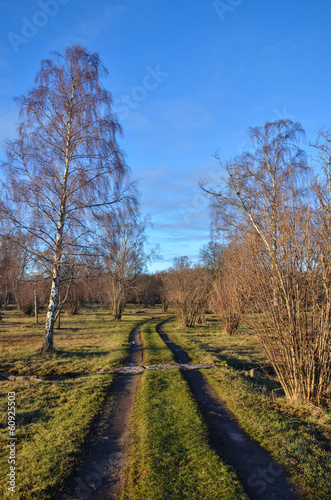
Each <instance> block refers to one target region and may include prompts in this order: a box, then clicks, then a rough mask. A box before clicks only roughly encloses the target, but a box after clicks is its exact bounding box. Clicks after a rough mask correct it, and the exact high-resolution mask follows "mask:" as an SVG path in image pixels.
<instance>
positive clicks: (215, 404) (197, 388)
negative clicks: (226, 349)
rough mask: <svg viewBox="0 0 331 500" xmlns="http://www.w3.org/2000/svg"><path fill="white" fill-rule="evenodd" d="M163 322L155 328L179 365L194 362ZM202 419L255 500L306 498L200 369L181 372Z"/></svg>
mask: <svg viewBox="0 0 331 500" xmlns="http://www.w3.org/2000/svg"><path fill="white" fill-rule="evenodd" d="M168 321H171V319H170V320H167V321H163V322H162V323H159V324H158V325H157V326H156V331H157V332H158V333H159V335H160V337H161V338H162V340H163V341H164V342H165V343H166V345H167V346H168V348H169V349H170V350H171V351H172V353H173V354H174V358H175V361H176V362H177V363H191V361H192V359H191V358H190V357H189V356H188V354H187V353H186V352H185V351H183V350H182V349H181V348H180V347H179V346H178V345H177V344H175V343H174V342H173V341H172V340H171V339H170V338H169V337H168V335H167V334H166V333H165V332H164V331H163V328H162V327H163V325H164V324H165V323H167V322H168ZM181 374H182V376H183V378H184V379H185V380H186V382H187V383H188V385H189V388H190V390H191V393H192V395H193V397H194V398H195V400H196V402H197V404H198V406H199V408H200V411H201V413H202V416H203V418H204V420H205V422H206V424H207V427H208V431H209V439H210V444H211V446H212V447H213V448H214V449H215V451H216V452H217V453H218V454H219V456H220V457H221V458H222V459H223V460H224V462H226V463H227V464H229V465H231V466H232V467H233V468H234V469H235V470H236V472H237V475H238V477H239V479H240V481H241V483H242V485H243V487H244V488H245V490H246V492H247V494H248V496H249V497H250V498H251V499H252V500H271V499H274V500H295V499H300V498H301V499H303V498H304V497H302V496H300V494H299V492H298V488H297V487H296V486H295V485H294V484H293V482H292V481H291V478H290V476H289V475H288V474H287V473H286V471H285V470H284V469H283V468H282V467H281V466H280V465H279V464H277V462H275V461H274V460H273V459H272V458H271V456H270V455H269V453H268V452H267V451H266V450H265V449H264V448H262V447H261V446H260V445H259V443H257V442H256V441H254V440H253V439H252V438H251V437H250V436H249V434H247V433H246V432H245V431H244V430H243V429H242V428H241V427H240V426H239V425H238V423H237V421H236V419H235V416H234V415H233V414H232V413H231V412H230V411H229V410H228V409H227V407H226V405H225V404H224V403H223V402H222V400H221V399H220V398H219V396H218V394H217V393H216V391H214V389H213V388H212V387H211V386H210V385H209V384H208V382H207V381H206V379H205V378H204V376H203V375H202V373H201V372H200V371H199V370H197V369H192V370H185V369H181Z"/></svg>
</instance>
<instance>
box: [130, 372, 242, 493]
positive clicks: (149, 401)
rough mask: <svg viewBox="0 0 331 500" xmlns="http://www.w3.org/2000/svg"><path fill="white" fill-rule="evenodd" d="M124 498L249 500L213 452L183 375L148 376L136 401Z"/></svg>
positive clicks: (148, 374)
mask: <svg viewBox="0 0 331 500" xmlns="http://www.w3.org/2000/svg"><path fill="white" fill-rule="evenodd" d="M130 450H131V451H130V458H129V465H128V469H127V485H126V491H125V495H124V498H125V499H130V500H140V499H141V500H142V499H144V500H179V499H181V500H183V499H190V500H205V499H206V498H208V500H213V499H215V500H216V499H220V498H222V499H224V500H227V499H228V500H230V499H231V500H233V499H236V500H240V499H247V497H246V495H245V493H244V491H243V489H242V487H241V485H240V483H239V481H238V479H237V477H236V474H235V473H234V472H233V470H232V469H231V468H230V467H229V466H227V465H225V464H224V463H222V461H221V460H220V459H219V457H218V456H217V454H216V453H215V452H214V451H213V450H212V449H211V448H210V447H209V445H208V438H207V429H206V426H205V424H204V422H203V420H202V417H201V415H200V413H199V411H198V409H197V406H196V403H195V401H194V399H193V397H192V396H191V394H190V391H189V388H188V386H187V384H186V382H185V381H184V380H183V378H182V376H181V374H180V372H179V370H171V371H147V372H145V373H144V374H143V375H142V381H141V384H140V387H139V390H138V394H137V396H136V399H135V407H134V412H133V417H132V420H131V434H130Z"/></svg>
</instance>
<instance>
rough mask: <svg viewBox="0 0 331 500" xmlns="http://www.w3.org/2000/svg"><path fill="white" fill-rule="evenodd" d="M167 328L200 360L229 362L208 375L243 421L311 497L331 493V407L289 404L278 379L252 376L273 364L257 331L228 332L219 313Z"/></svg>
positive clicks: (242, 424)
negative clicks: (220, 322) (198, 321)
mask: <svg viewBox="0 0 331 500" xmlns="http://www.w3.org/2000/svg"><path fill="white" fill-rule="evenodd" d="M164 330H165V332H166V333H167V334H168V335H169V337H170V338H171V339H172V340H173V341H174V342H176V343H177V344H178V345H179V346H180V347H182V348H183V349H184V350H185V351H186V352H187V353H188V354H189V355H190V356H191V358H192V359H193V361H194V362H211V363H219V362H220V361H222V360H226V361H227V362H228V364H229V365H230V366H229V367H228V368H225V367H222V368H215V369H211V370H206V371H205V372H204V375H205V376H206V377H207V380H208V382H209V383H210V384H211V385H212V386H213V387H214V389H215V390H216V392H217V393H218V394H219V395H220V397H221V398H222V399H223V401H225V402H226V404H227V405H228V407H229V409H230V410H231V411H232V412H233V413H234V414H235V415H236V417H237V419H238V421H239V423H240V424H241V426H242V427H243V428H244V429H245V430H246V431H247V432H248V433H249V434H250V435H251V436H252V437H254V438H255V439H256V440H257V441H259V442H260V443H261V444H262V445H263V446H264V447H265V448H266V449H267V450H268V451H269V452H270V453H271V455H272V456H273V457H274V458H275V459H276V460H277V461H278V462H279V463H281V464H283V465H284V466H285V467H286V468H287V470H289V471H290V472H291V473H292V474H293V477H294V479H295V480H296V481H297V483H298V484H299V485H300V486H301V487H302V488H303V491H304V492H305V495H306V498H308V499H311V500H313V499H314V500H316V499H320V500H325V499H326V498H331V408H329V409H327V408H323V409H322V408H316V407H313V406H308V405H293V404H289V403H287V401H286V400H285V399H284V397H277V398H273V397H272V396H273V394H275V393H277V394H282V391H281V390H280V391H279V390H278V389H279V388H280V385H279V383H278V382H277V380H275V379H274V378H270V377H267V376H265V377H261V378H260V379H253V378H250V377H249V376H248V369H249V368H250V367H255V366H260V367H261V368H263V366H264V365H265V364H268V363H267V361H266V359H265V357H264V355H263V352H262V349H261V347H260V346H259V343H258V341H257V340H256V339H255V337H253V335H252V333H251V331H246V332H245V331H242V332H241V334H240V335H238V336H231V337H230V336H226V335H223V334H221V333H220V332H221V330H222V328H221V327H220V326H218V325H217V323H215V321H214V319H213V318H211V319H210V320H209V321H207V324H206V325H205V326H201V327H197V328H195V329H194V330H192V329H182V328H181V327H180V326H179V324H178V322H177V321H175V322H170V323H168V324H167V325H165V327H164ZM231 365H232V366H231ZM275 389H277V390H276V391H275Z"/></svg>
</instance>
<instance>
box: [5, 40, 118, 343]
mask: <svg viewBox="0 0 331 500" xmlns="http://www.w3.org/2000/svg"><path fill="white" fill-rule="evenodd" d="M106 74H107V71H106V69H105V68H104V66H103V65H102V63H101V60H100V58H99V55H98V54H96V53H90V52H88V51H87V49H85V48H84V47H82V46H81V45H72V46H69V47H68V48H67V49H66V50H65V52H64V54H59V53H53V54H52V58H51V59H47V60H44V61H42V63H41V69H40V71H39V73H38V74H37V76H36V79H35V86H34V87H33V88H32V89H31V90H30V91H28V92H27V93H26V94H25V95H23V96H22V97H20V98H18V99H17V100H16V102H17V104H18V107H19V110H20V120H21V121H20V123H19V126H18V129H17V136H18V137H17V139H16V140H14V141H10V142H8V144H7V162H6V163H5V165H4V167H5V170H6V173H7V190H6V199H5V200H4V206H3V207H2V216H3V217H5V218H7V219H8V220H10V222H11V223H12V225H13V226H14V227H15V228H17V229H19V230H20V231H22V232H23V233H27V234H29V235H30V237H31V238H32V240H33V244H32V245H30V246H29V248H28V250H29V253H30V256H31V257H32V258H33V259H34V260H35V262H39V263H40V262H42V263H43V264H44V266H45V267H46V268H47V270H48V271H49V272H50V275H51V281H52V285H51V293H50V298H49V304H48V310H47V317H46V327H45V336H44V341H43V346H42V350H52V349H53V328H54V318H55V315H56V309H57V305H58V294H59V283H60V268H61V265H62V264H64V263H65V261H66V257H67V256H69V255H71V254H75V253H76V254H77V253H80V254H84V253H88V245H87V243H88V237H89V235H90V234H91V230H92V229H93V227H94V226H93V215H95V214H97V213H98V212H100V210H102V208H103V207H105V206H109V205H110V204H113V203H115V202H116V201H118V200H119V199H120V198H121V196H122V193H121V192H120V184H121V181H122V180H123V179H124V177H125V175H126V173H127V167H126V165H125V162H124V160H123V154H122V152H121V151H120V149H119V146H118V143H117V134H118V133H121V128H120V125H119V124H118V122H117V119H116V117H115V116H114V115H113V114H112V99H111V94H110V93H109V92H108V91H107V90H105V89H104V87H103V85H102V83H101V77H103V76H105V75H106ZM11 238H12V239H13V240H15V234H12V235H11ZM16 243H17V244H20V241H19V240H17V241H16Z"/></svg>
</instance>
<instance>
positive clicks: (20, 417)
mask: <svg viewBox="0 0 331 500" xmlns="http://www.w3.org/2000/svg"><path fill="white" fill-rule="evenodd" d="M50 418H51V417H50V416H49V415H48V414H47V413H45V411H42V410H31V411H20V412H18V414H17V420H16V423H17V426H18V427H19V428H22V427H25V426H26V425H29V424H32V423H41V422H48V420H49V419H50Z"/></svg>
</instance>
